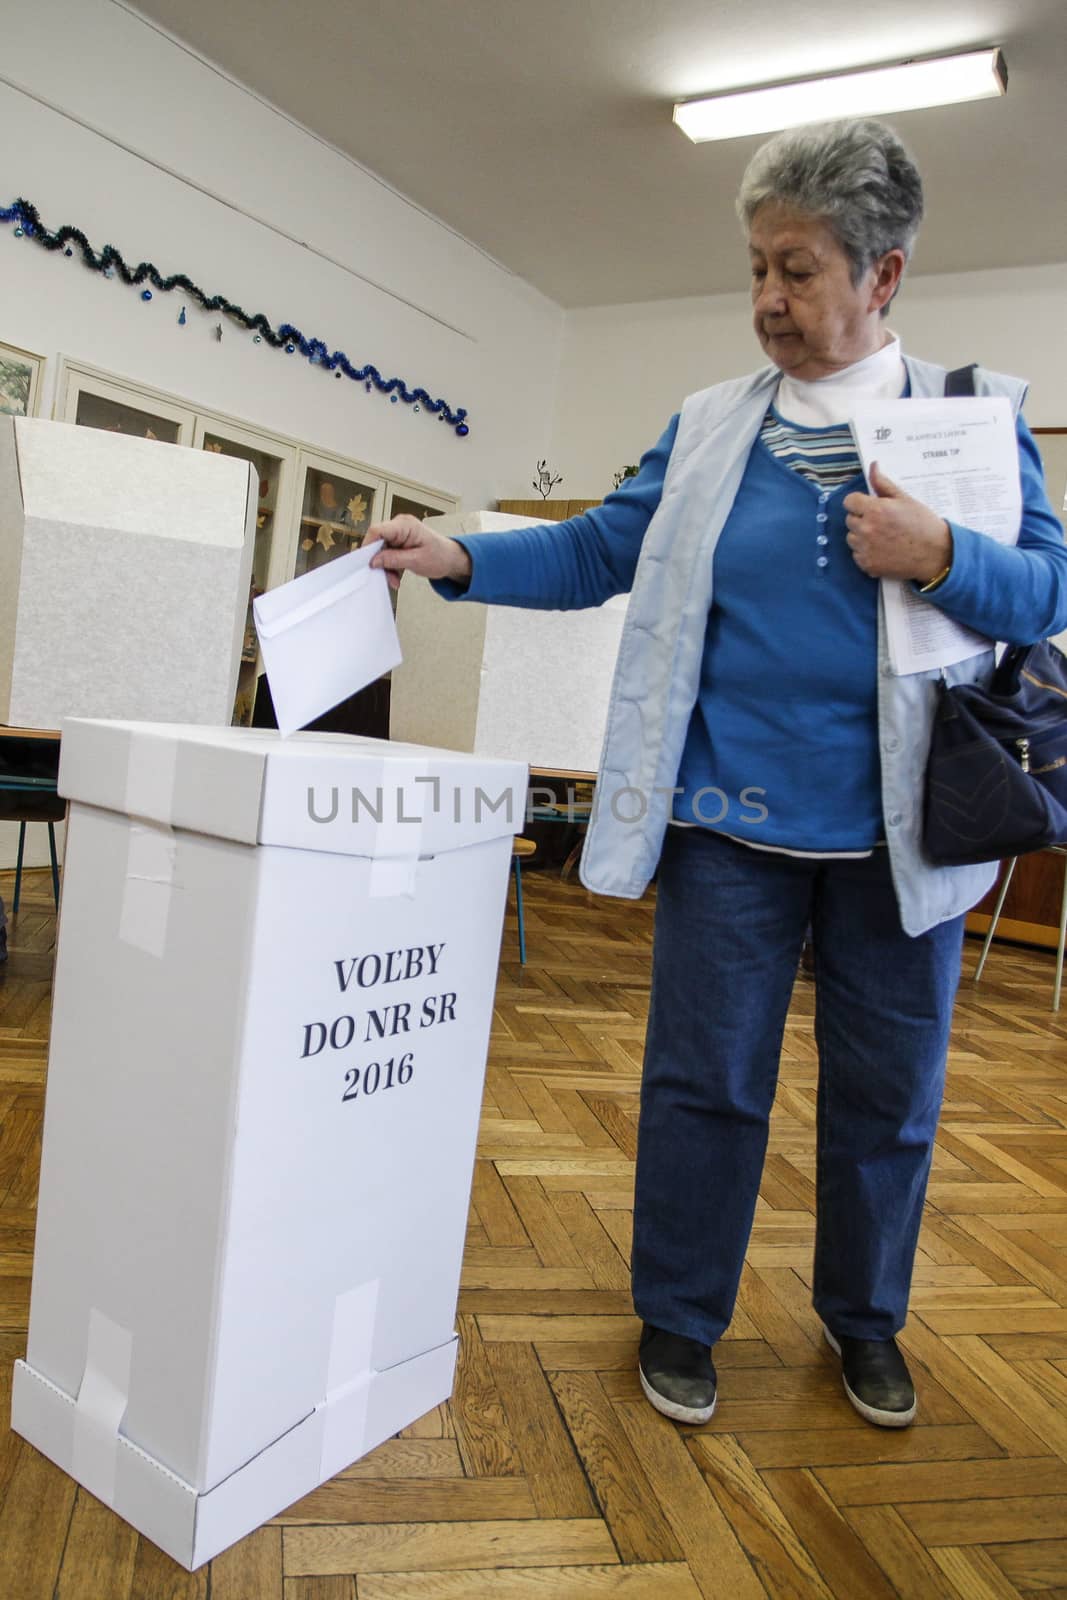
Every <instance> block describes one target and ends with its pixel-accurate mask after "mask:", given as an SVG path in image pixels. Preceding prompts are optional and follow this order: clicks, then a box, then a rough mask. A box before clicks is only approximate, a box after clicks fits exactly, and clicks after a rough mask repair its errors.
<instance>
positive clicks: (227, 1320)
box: [12, 721, 526, 1568]
mask: <svg viewBox="0 0 1067 1600" xmlns="http://www.w3.org/2000/svg"><path fill="white" fill-rule="evenodd" d="M525 783H526V771H525V768H523V767H521V766H518V765H517V764H514V763H508V762H488V761H480V760H475V759H471V758H470V757H463V756H457V755H455V754H454V753H452V752H448V751H435V750H427V749H416V748H412V747H406V746H403V745H399V746H397V745H391V744H388V743H383V742H379V741H375V740H369V739H367V740H364V739H353V738H348V737H345V736H342V735H326V734H298V735H296V736H295V737H294V738H291V739H282V738H280V736H279V735H277V734H275V733H267V732H256V731H253V730H247V729H228V730H214V729H206V728H194V727H185V728H182V727H178V728H175V727H166V726H159V725H149V724H123V723H108V722H91V721H75V722H72V723H70V724H68V725H67V727H66V728H65V730H64V736H63V752H62V762H61V768H60V788H61V792H62V793H63V794H65V795H66V796H67V797H68V798H69V799H70V800H71V822H70V831H69V843H68V848H67V866H66V875H65V881H64V890H63V905H62V913H61V919H60V931H59V943H58V952H57V962H56V976H55V998H54V1010H53V1022H52V1039H51V1049H50V1055H49V1067H48V1090H47V1101H46V1107H45V1122H44V1149H43V1158H42V1167H41V1190H40V1202H39V1211H38V1224H37V1242H36V1253H35V1261H34V1273H33V1288H32V1300H31V1307H30V1329H29V1347H28V1350H27V1355H26V1360H25V1362H20V1363H18V1365H17V1367H16V1371H15V1381H14V1393H13V1401H12V1426H13V1427H14V1428H15V1430H16V1431H17V1432H19V1433H21V1434H23V1435H24V1436H25V1438H27V1439H28V1440H30V1442H31V1443H32V1444H34V1445H36V1446H37V1447H38V1448H39V1449H40V1450H42V1451H44V1453H45V1454H46V1455H48V1456H50V1457H51V1459H52V1460H53V1461H55V1462H57V1463H58V1464H59V1465H60V1466H61V1467H62V1468H63V1469H64V1470H65V1471H67V1472H70V1473H71V1474H72V1475H73V1476H74V1477H75V1478H77V1479H78V1481H79V1482H80V1483H82V1484H84V1485H85V1486H86V1487H87V1488H88V1489H90V1490H91V1492H92V1493H93V1494H94V1495H96V1496H97V1497H98V1498H100V1499H102V1500H104V1501H105V1502H106V1503H107V1504H108V1505H110V1506H113V1507H114V1509H115V1510H116V1511H117V1512H118V1513H119V1514H120V1515H121V1516H123V1517H125V1518H126V1519H127V1520H128V1521H129V1522H131V1523H133V1524H134V1526H135V1527H137V1528H138V1529H140V1530H141V1532H142V1533H144V1534H146V1535H147V1537H149V1538H150V1539H152V1540H153V1541H154V1542H155V1543H156V1544H158V1545H160V1546H161V1547H162V1548H163V1549H164V1550H165V1551H167V1552H168V1553H169V1554H170V1555H172V1556H173V1557H174V1558H175V1559H176V1560H178V1561H180V1562H182V1563H183V1564H184V1565H185V1566H187V1567H190V1568H192V1567H195V1566H198V1565H199V1564H200V1563H201V1562H203V1561H206V1560H208V1559H209V1558H210V1557H211V1556H213V1555H215V1554H216V1553H217V1552H218V1551H219V1550H221V1549H223V1548H224V1547H225V1546H226V1545H228V1544H231V1543H232V1542H233V1541H234V1540H235V1539H238V1538H240V1537H242V1536H243V1535H245V1534H247V1533H249V1532H250V1531H251V1530H252V1529H253V1528H255V1527H258V1526H259V1524H260V1523H261V1522H263V1521H264V1520H266V1519H267V1518H268V1517H270V1516H273V1515H275V1514H276V1513H277V1512H278V1511H280V1510H281V1509H283V1508H284V1507H285V1506H287V1505H289V1504H291V1503H292V1502H293V1501H294V1500H296V1499H298V1498H299V1497H300V1496H302V1495H303V1494H306V1493H307V1492H309V1491H310V1490H311V1489H312V1488H314V1487H315V1486H316V1485H317V1484H319V1483H321V1482H323V1481H325V1480H326V1479H327V1478H330V1477H332V1476H333V1475H334V1474H335V1473H336V1472H338V1471H339V1470H340V1469H341V1468H342V1467H344V1466H346V1465H347V1464H348V1463H350V1462H351V1461H353V1460H355V1459H356V1458H357V1457H359V1456H360V1455H362V1454H364V1453H365V1452H366V1451H367V1450H369V1449H371V1448H372V1447H373V1446H374V1445H376V1444H378V1443H379V1442H380V1441H381V1440H383V1439H385V1438H387V1437H388V1436H389V1435H391V1434H393V1433H395V1432H397V1431H398V1430H399V1429H400V1428H402V1427H405V1426H407V1425H408V1424H409V1423H410V1422H412V1421H413V1420H414V1419H415V1418H416V1417H418V1416H420V1415H422V1414H423V1413H424V1412H425V1411H426V1410H428V1409H429V1408H430V1407H432V1406H434V1405H437V1404H439V1403H440V1402H441V1401H442V1400H444V1399H446V1398H447V1397H448V1395H449V1393H450V1392H451V1384H452V1377H453V1369H454V1364H455V1354H456V1344H455V1335H454V1314H455V1305H456V1297H457V1292H458V1285H459V1273H460V1264H461V1257H462V1250H463V1241H464V1233H465V1227H466V1219H467V1209H468V1202H469V1195H470V1183H471V1175H472V1169H473V1162H474V1152H475V1143H476V1137H477V1128H478V1119H479V1109H480V1104H481V1095H482V1085H483V1077H484V1070H485V1056H486V1046H487V1040H488V1033H489V1024H490V1018H491V1012H492V1002H493V992H494V985H495V978H496V967H497V959H498V954H499V943H500V934H501V924H502V917H503V909H504V898H505V894H506V889H507V879H508V867H509V862H510V855H511V836H512V833H513V832H514V831H515V830H516V829H517V828H518V827H519V826H520V824H521V818H522V809H523V803H524V798H525ZM407 819H420V820H407Z"/></svg>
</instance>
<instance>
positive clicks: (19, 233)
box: [15, 228, 26, 239]
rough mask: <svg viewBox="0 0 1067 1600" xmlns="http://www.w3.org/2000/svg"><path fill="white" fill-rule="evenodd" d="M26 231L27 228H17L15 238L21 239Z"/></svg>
mask: <svg viewBox="0 0 1067 1600" xmlns="http://www.w3.org/2000/svg"><path fill="white" fill-rule="evenodd" d="M25 231H26V230H25V228H16V229H15V238H16V239H21V238H22V235H23V234H24V233H25Z"/></svg>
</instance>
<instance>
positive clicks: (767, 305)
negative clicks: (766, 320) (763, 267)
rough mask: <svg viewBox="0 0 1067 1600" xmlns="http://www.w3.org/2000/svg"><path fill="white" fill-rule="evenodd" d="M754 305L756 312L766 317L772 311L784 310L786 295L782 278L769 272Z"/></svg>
mask: <svg viewBox="0 0 1067 1600" xmlns="http://www.w3.org/2000/svg"><path fill="white" fill-rule="evenodd" d="M752 303H753V305H754V306H755V308H756V310H757V311H759V312H762V313H763V314H764V315H767V314H768V313H770V312H772V311H781V310H783V309H784V306H785V293H784V286H783V284H782V280H781V278H777V277H774V276H772V274H771V273H769V272H768V273H767V275H766V277H765V278H764V279H763V282H762V283H761V284H759V285H758V288H757V292H756V294H755V297H754V299H753V302H752Z"/></svg>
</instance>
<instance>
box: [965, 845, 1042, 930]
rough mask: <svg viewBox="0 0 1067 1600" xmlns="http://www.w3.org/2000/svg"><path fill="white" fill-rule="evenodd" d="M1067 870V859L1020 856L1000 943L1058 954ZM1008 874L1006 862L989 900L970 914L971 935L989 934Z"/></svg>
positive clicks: (1004, 912)
mask: <svg viewBox="0 0 1067 1600" xmlns="http://www.w3.org/2000/svg"><path fill="white" fill-rule="evenodd" d="M1065 869H1067V857H1065V856H1061V855H1054V854H1053V853H1052V852H1051V851H1048V850H1036V851H1035V852H1034V854H1033V855H1029V856H1020V858H1019V861H1018V864H1017V865H1016V868H1015V872H1014V873H1013V875H1012V880H1011V885H1010V887H1009V889H1008V894H1007V898H1006V899H1005V901H1004V909H1003V910H1002V911H1001V913H1000V921H999V922H998V923H997V935H996V936H997V938H998V939H1014V940H1016V941H1018V942H1019V943H1020V944H1038V945H1044V946H1045V947H1046V948H1048V949H1052V950H1055V948H1056V946H1057V944H1058V943H1059V937H1060V906H1061V904H1062V899H1063V877H1064V871H1065ZM1005 870H1006V868H1005V866H1004V863H1003V862H1002V863H1001V867H1000V872H999V873H998V874H997V882H996V884H994V886H993V888H992V889H991V890H990V891H989V893H988V894H987V895H986V897H985V899H984V900H981V901H979V903H978V905H976V906H975V908H974V910H973V911H971V912H969V913H968V916H967V922H966V928H967V932H968V933H981V934H984V933H986V932H988V930H989V923H990V919H991V917H992V915H993V907H994V906H995V905H996V900H997V894H998V892H999V888H1000V883H1001V880H1002V878H1003V875H1004V872H1005Z"/></svg>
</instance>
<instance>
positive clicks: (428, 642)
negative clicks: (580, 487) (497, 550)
mask: <svg viewBox="0 0 1067 1600" xmlns="http://www.w3.org/2000/svg"><path fill="white" fill-rule="evenodd" d="M428 525H429V526H430V527H431V528H434V529H436V530H437V531H438V532H440V533H444V534H447V535H449V537H451V538H455V537H456V536H457V535H460V534H462V535H464V536H465V537H466V536H468V535H470V536H472V537H475V538H476V537H477V536H478V535H479V534H482V533H501V532H506V531H508V530H509V529H512V528H525V527H529V526H530V525H531V519H530V518H528V517H515V516H511V515H508V514H506V513H504V512H499V511H472V512H456V513H452V514H449V515H448V516H443V517H432V518H430V519H429V523H428ZM546 526H548V527H552V526H553V524H546ZM628 599H629V597H628V596H627V595H617V596H614V597H613V598H612V599H610V600H608V601H607V602H606V604H604V605H602V606H593V607H591V608H589V609H588V610H585V611H530V610H525V609H522V608H519V607H515V606H482V605H475V604H473V603H472V604H467V603H466V602H461V603H456V604H452V605H445V604H444V603H443V602H442V601H441V599H440V598H439V596H438V595H437V594H436V593H435V592H434V590H433V589H432V588H431V586H430V585H429V584H428V583H427V582H426V581H425V580H424V579H422V578H413V577H412V576H411V575H410V573H409V574H408V575H407V576H405V578H404V580H403V582H402V583H401V585H400V588H399V590H398V592H397V610H396V622H397V631H398V633H399V635H400V647H401V650H402V651H403V656H404V659H403V662H402V663H401V665H400V666H398V667H396V668H395V669H394V671H393V674H392V680H391V688H390V702H389V731H390V733H391V735H392V737H393V738H394V739H411V740H414V741H416V742H421V741H423V740H425V739H428V738H430V737H431V736H432V738H433V740H434V742H435V743H437V744H445V745H448V746H450V747H451V748H452V749H454V750H467V751H472V752H474V753H476V754H478V755H485V756H503V757H506V758H513V759H515V760H519V761H528V762H529V763H530V764H531V765H532V766H535V767H542V768H545V767H547V768H556V769H558V770H561V771H565V772H595V771H596V770H597V768H598V767H599V765H600V747H601V745H602V744H603V742H604V728H605V724H606V722H607V714H608V701H609V699H610V697H611V684H612V678H613V676H614V672H615V658H616V656H617V655H618V653H619V641H620V639H621V638H622V628H623V623H624V622H625V620H626V607H627V603H628ZM431 730H436V731H434V732H432V734H431Z"/></svg>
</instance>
